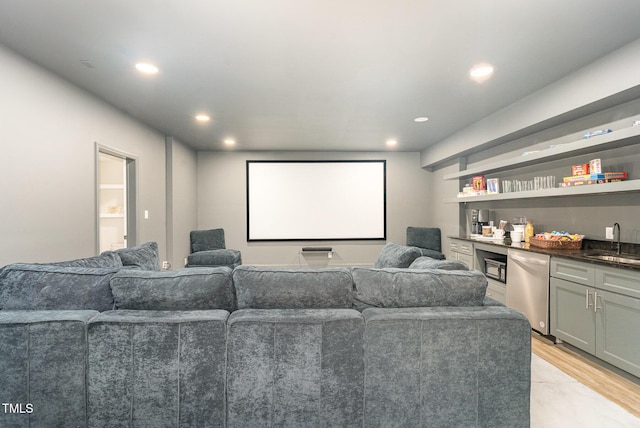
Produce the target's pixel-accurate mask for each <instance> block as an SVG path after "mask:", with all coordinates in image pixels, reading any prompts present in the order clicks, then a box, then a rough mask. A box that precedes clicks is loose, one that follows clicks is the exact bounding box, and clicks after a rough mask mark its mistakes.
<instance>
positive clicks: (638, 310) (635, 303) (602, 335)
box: [595, 290, 640, 376]
mask: <svg viewBox="0 0 640 428" xmlns="http://www.w3.org/2000/svg"><path fill="white" fill-rule="evenodd" d="M597 293H598V294H597V301H596V304H597V305H598V306H597V311H596V312H595V313H596V354H595V355H596V357H598V358H600V359H602V360H604V361H607V362H608V363H611V364H613V365H615V366H617V367H620V368H621V369H623V370H626V371H628V372H629V373H631V374H633V375H635V376H640V341H639V340H638V332H639V331H640V299H636V298H633V297H628V296H623V295H620V294H616V293H611V292H608V291H603V290H598V291H597Z"/></svg>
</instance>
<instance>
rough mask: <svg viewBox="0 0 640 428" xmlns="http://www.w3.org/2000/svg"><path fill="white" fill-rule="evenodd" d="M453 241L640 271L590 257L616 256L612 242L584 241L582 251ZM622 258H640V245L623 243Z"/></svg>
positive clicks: (472, 240)
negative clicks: (601, 255)
mask: <svg viewBox="0 0 640 428" xmlns="http://www.w3.org/2000/svg"><path fill="white" fill-rule="evenodd" d="M449 238H451V239H460V240H463V241H469V242H473V243H476V244H483V245H489V246H495V247H499V248H502V249H505V248H513V249H518V250H525V251H531V252H533V253H540V254H546V255H549V256H553V257H562V258H565V259H571V260H575V261H579V262H584V263H592V264H595V265H600V266H609V267H615V268H621V269H632V270H636V271H640V262H639V263H637V264H631V263H617V262H612V261H607V260H598V259H593V258H591V257H588V256H589V255H593V254H596V253H597V254H606V255H616V254H615V248H614V246H612V243H611V241H596V240H591V239H583V241H582V249H580V250H557V249H547V248H540V247H535V246H532V245H530V244H526V243H524V242H521V243H518V244H512V245H504V243H503V242H502V241H490V240H484V239H475V238H469V237H460V236H449ZM621 249H622V255H621V256H622V257H624V255H631V256H632V257H636V258H640V244H629V243H624V242H623V243H622V244H621Z"/></svg>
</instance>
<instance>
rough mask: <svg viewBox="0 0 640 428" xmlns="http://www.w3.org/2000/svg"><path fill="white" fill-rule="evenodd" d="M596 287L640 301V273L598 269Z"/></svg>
mask: <svg viewBox="0 0 640 428" xmlns="http://www.w3.org/2000/svg"><path fill="white" fill-rule="evenodd" d="M596 287H597V288H599V289H602V290H607V291H612V292H614V293H618V294H622V295H624V296H629V297H635V298H638V299H640V273H638V272H635V271H632V270H628V269H616V268H609V267H598V269H597V270H596Z"/></svg>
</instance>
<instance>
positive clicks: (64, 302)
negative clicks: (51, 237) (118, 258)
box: [0, 263, 118, 311]
mask: <svg viewBox="0 0 640 428" xmlns="http://www.w3.org/2000/svg"><path fill="white" fill-rule="evenodd" d="M116 272H118V269H117V268H112V269H105V268H86V267H74V266H72V267H69V266H55V265H41V264H24V263H16V264H13V265H8V266H5V267H4V268H2V270H0V309H3V310H50V309H60V310H71V309H93V310H97V311H106V310H110V309H112V308H113V295H112V294H111V289H110V288H109V281H110V280H111V277H113V276H114V275H115V274H116Z"/></svg>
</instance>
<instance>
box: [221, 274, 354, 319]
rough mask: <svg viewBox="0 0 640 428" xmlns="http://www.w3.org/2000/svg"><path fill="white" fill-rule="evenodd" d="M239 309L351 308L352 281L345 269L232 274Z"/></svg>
mask: <svg viewBox="0 0 640 428" xmlns="http://www.w3.org/2000/svg"><path fill="white" fill-rule="evenodd" d="M233 284H234V287H235V290H236V298H237V304H238V309H321V308H336V309H339V308H351V307H352V304H353V293H352V290H353V281H352V279H351V273H350V271H349V270H348V269H345V268H323V269H281V268H262V267H254V266H246V265H242V266H238V267H237V268H235V269H234V270H233Z"/></svg>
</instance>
